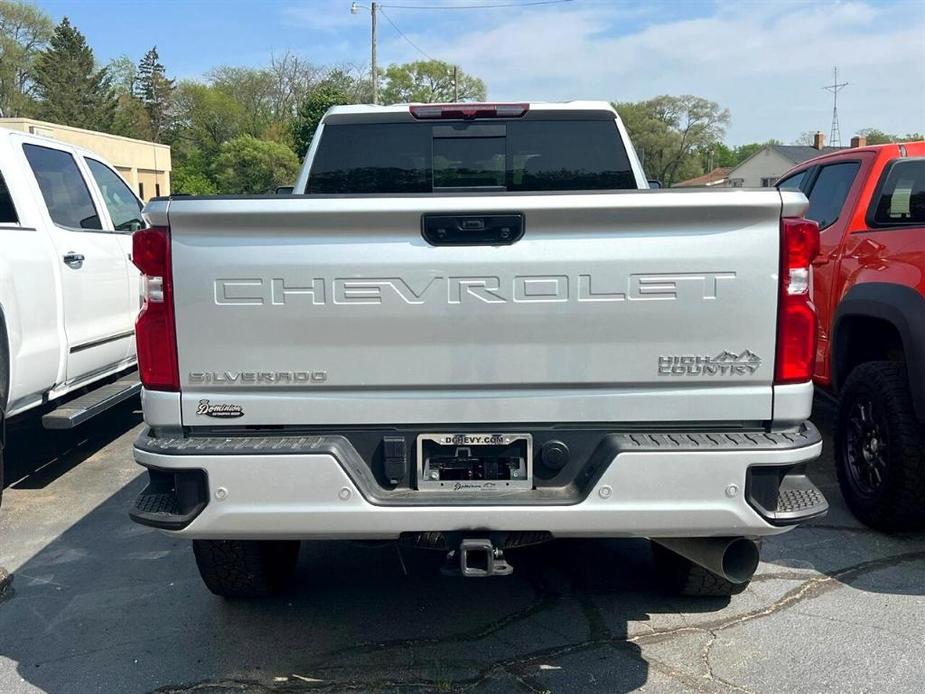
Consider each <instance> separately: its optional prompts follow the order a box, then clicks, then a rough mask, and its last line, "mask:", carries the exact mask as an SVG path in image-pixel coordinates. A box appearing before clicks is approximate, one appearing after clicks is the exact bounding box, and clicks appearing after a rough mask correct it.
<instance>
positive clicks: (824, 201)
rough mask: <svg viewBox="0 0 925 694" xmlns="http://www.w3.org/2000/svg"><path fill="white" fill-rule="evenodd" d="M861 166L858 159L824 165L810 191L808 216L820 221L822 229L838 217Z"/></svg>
mask: <svg viewBox="0 0 925 694" xmlns="http://www.w3.org/2000/svg"><path fill="white" fill-rule="evenodd" d="M860 166H861V165H860V163H858V162H856V161H850V162H844V163H843V164H829V165H828V166H823V167H822V169H820V171H819V175H818V176H817V177H816V181H815V183H813V189H812V190H811V191H810V192H809V210H808V211H807V212H806V218H807V219H812V220H814V221H816V222H819V228H820V229H825V228H826V227H827V226H830V225H831V224H832V223H833V222H834V221H835V220H836V219H838V216H839V215H840V214H841V209H842V206H843V205H844V204H845V200H846V199H847V197H848V191H849V190H851V184H852V183H853V182H854V177H855V176H856V175H857V173H858V168H859V167H860Z"/></svg>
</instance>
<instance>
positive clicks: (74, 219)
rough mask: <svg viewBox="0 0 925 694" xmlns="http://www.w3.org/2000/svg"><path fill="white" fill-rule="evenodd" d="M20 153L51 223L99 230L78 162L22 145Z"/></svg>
mask: <svg viewBox="0 0 925 694" xmlns="http://www.w3.org/2000/svg"><path fill="white" fill-rule="evenodd" d="M23 152H25V155H26V159H27V160H28V161H29V166H30V167H31V168H32V172H33V173H34V174H35V180H36V181H37V182H38V184H39V190H41V191H42V198H43V199H44V200H45V206H46V207H47V208H48V214H49V215H50V216H51V220H52V221H53V222H54V223H55V224H56V225H58V226H60V227H65V228H67V229H87V230H93V231H100V230H102V228H103V225H102V222H101V221H100V216H99V213H98V212H97V209H96V206H95V205H94V204H93V198H92V197H90V189H89V188H88V187H87V182H86V181H85V180H84V177H83V174H81V173H80V169H79V168H78V167H77V161H76V160H75V159H74V156H73V155H72V154H70V153H69V152H65V151H62V150H60V149H53V148H51V147H42V146H40V145H32V144H24V145H23Z"/></svg>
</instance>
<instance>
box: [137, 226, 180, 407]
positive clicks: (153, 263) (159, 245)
mask: <svg viewBox="0 0 925 694" xmlns="http://www.w3.org/2000/svg"><path fill="white" fill-rule="evenodd" d="M132 262H134V263H135V265H136V266H137V267H138V269H139V270H141V273H142V275H143V277H142V281H143V285H142V298H143V300H144V303H143V305H142V307H141V313H139V314H138V320H136V321H135V344H136V345H137V351H138V372H139V374H140V375H141V383H142V385H143V386H144V387H145V388H148V389H150V390H172V391H177V390H180V369H179V367H178V365H177V331H176V326H175V323H174V314H173V275H172V272H171V267H170V229H168V228H166V227H154V228H151V229H143V230H141V231H136V232H135V233H134V234H133V235H132Z"/></svg>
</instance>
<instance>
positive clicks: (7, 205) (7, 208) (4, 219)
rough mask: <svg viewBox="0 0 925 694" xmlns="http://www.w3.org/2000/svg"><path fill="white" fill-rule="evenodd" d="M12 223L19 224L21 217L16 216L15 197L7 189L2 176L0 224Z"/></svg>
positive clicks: (0, 183)
mask: <svg viewBox="0 0 925 694" xmlns="http://www.w3.org/2000/svg"><path fill="white" fill-rule="evenodd" d="M10 223H13V224H17V223H19V217H17V216H16V208H15V207H13V196H11V195H10V191H9V189H8V188H7V187H6V181H4V180H3V174H0V224H10Z"/></svg>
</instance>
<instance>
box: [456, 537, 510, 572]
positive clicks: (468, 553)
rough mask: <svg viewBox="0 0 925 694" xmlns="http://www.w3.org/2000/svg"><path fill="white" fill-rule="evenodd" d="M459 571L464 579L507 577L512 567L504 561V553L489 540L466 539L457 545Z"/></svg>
mask: <svg viewBox="0 0 925 694" xmlns="http://www.w3.org/2000/svg"><path fill="white" fill-rule="evenodd" d="M459 570H460V572H462V575H463V576H465V577H466V578H483V577H485V576H509V575H510V574H511V573H513V572H514V567H513V566H511V565H510V564H508V563H507V562H506V561H505V560H504V552H503V551H502V550H501V548H499V547H495V546H494V545H493V544H492V542H491V540H488V539H482V538H467V539H465V540H463V541H462V542H461V543H460V545H459Z"/></svg>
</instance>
